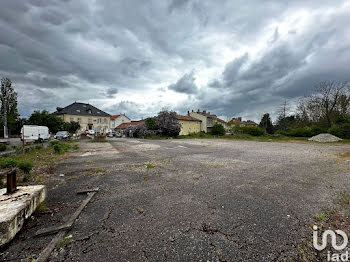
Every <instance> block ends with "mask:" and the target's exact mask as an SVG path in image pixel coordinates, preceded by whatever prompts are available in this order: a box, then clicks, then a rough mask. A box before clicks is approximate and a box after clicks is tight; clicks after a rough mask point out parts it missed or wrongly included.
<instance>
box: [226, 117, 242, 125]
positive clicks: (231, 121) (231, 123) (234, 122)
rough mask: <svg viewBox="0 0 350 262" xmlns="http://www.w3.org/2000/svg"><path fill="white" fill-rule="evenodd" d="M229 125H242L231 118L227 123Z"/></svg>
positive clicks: (239, 121) (237, 120)
mask: <svg viewBox="0 0 350 262" xmlns="http://www.w3.org/2000/svg"><path fill="white" fill-rule="evenodd" d="M228 123H229V124H230V125H242V124H243V122H242V121H241V120H239V119H237V118H232V119H231V120H230V121H229V122H228Z"/></svg>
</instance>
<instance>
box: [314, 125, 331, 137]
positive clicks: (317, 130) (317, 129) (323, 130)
mask: <svg viewBox="0 0 350 262" xmlns="http://www.w3.org/2000/svg"><path fill="white" fill-rule="evenodd" d="M310 131H311V136H317V135H319V134H321V133H327V129H326V128H322V127H319V126H312V127H311V130H310Z"/></svg>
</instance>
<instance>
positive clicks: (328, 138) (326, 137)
mask: <svg viewBox="0 0 350 262" xmlns="http://www.w3.org/2000/svg"><path fill="white" fill-rule="evenodd" d="M308 140H309V141H315V142H322V143H327V142H338V141H341V140H342V139H341V138H339V137H336V136H333V135H331V134H319V135H317V136H313V137H311V138H309V139H308Z"/></svg>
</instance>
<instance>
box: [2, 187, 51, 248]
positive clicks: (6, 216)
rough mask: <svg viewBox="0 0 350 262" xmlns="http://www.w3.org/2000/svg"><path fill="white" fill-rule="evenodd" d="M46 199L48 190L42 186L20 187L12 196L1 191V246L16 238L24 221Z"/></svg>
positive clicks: (4, 189)
mask: <svg viewBox="0 0 350 262" xmlns="http://www.w3.org/2000/svg"><path fill="white" fill-rule="evenodd" d="M45 197H46V188H45V186H42V185H36V186H19V187H18V190H17V191H16V192H15V193H13V194H11V195H7V194H6V188H3V189H0V246H2V245H4V244H6V243H8V242H10V241H11V240H12V239H13V238H14V237H15V235H16V234H17V233H18V232H19V231H20V230H21V228H22V226H23V223H24V220H25V219H27V218H29V217H30V216H31V215H32V213H33V212H34V211H35V209H36V208H37V206H38V205H39V204H40V203H41V202H43V201H44V200H45Z"/></svg>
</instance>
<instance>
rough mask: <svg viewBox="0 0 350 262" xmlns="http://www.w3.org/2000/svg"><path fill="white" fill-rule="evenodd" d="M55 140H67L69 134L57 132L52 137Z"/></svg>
mask: <svg viewBox="0 0 350 262" xmlns="http://www.w3.org/2000/svg"><path fill="white" fill-rule="evenodd" d="M54 138H55V139H58V140H61V139H69V138H70V134H69V132H68V131H58V132H57V133H56V135H55V136H54Z"/></svg>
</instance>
